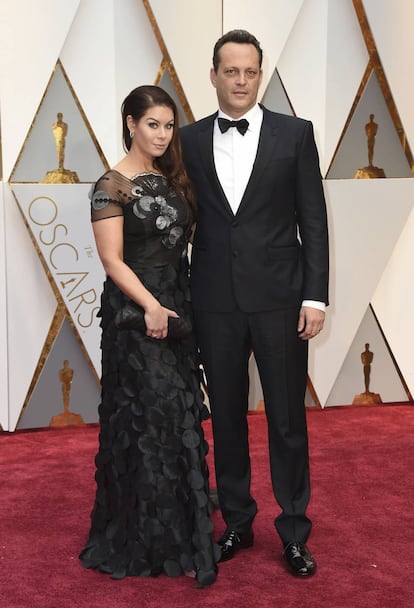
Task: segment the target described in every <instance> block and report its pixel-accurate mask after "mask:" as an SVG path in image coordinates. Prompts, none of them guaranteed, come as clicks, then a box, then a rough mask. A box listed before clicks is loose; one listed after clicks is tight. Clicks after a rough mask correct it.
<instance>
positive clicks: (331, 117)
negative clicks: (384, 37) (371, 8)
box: [321, 0, 369, 175]
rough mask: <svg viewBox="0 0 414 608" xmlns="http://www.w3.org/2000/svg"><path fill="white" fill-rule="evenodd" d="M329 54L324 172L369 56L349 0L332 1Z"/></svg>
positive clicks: (328, 41)
mask: <svg viewBox="0 0 414 608" xmlns="http://www.w3.org/2000/svg"><path fill="white" fill-rule="evenodd" d="M326 58H327V63H326V106H325V107H326V116H325V140H324V141H323V142H321V145H322V149H323V151H324V156H323V165H322V167H321V168H322V173H323V175H325V174H326V170H327V168H328V166H329V163H330V162H331V159H332V156H333V154H334V152H335V150H336V147H337V144H338V141H339V138H340V136H341V134H342V131H343V129H344V127H345V123H346V120H347V118H348V115H349V112H350V110H351V107H352V104H353V102H354V99H355V95H356V93H357V91H358V88H359V86H360V83H361V80H362V76H363V74H364V72H365V69H366V67H367V65H368V60H369V56H368V52H367V48H366V45H365V41H364V39H363V37H362V34H361V28H360V26H359V23H358V19H357V17H356V14H355V11H354V8H353V6H352V3H351V2H349V0H336V2H330V3H329V14H328V28H327V48H326ZM367 118H368V117H367Z"/></svg>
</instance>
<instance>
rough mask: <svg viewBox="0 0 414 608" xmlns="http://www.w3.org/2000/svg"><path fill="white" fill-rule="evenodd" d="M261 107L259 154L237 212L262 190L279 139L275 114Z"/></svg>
mask: <svg viewBox="0 0 414 608" xmlns="http://www.w3.org/2000/svg"><path fill="white" fill-rule="evenodd" d="M261 107H262V110H263V122H262V128H261V131H260V137H259V144H258V146H257V154H256V158H255V161H254V163H253V168H252V172H251V174H250V179H249V181H248V183H247V186H246V190H245V191H244V194H243V198H242V200H241V202H240V205H239V208H238V210H237V214H239V213H240V212H241V211H242V209H243V207H244V206H245V205H246V203H247V202H248V200H249V198H250V196H251V194H253V193H254V192H257V191H258V190H260V180H261V176H262V174H263V171H264V169H265V168H266V165H267V163H268V161H269V159H270V158H272V156H273V155H274V149H275V146H276V144H277V141H278V139H277V132H278V127H277V122H276V120H274V115H272V114H271V113H270V112H269V111H268V110H267V109H266V108H264V107H263V106H261ZM237 214H236V215H237Z"/></svg>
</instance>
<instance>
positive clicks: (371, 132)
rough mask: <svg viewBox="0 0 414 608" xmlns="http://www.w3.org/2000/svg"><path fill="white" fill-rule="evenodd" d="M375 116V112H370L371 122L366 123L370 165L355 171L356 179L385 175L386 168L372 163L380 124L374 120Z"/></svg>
mask: <svg viewBox="0 0 414 608" xmlns="http://www.w3.org/2000/svg"><path fill="white" fill-rule="evenodd" d="M374 118H375V117H374V114H370V115H369V122H367V124H366V125H365V133H366V136H367V144H368V166H366V167H362V168H361V169H358V170H357V172H356V173H355V179H375V178H378V177H385V173H384V169H381V168H380V167H374V165H373V164H372V161H373V160H374V146H375V136H376V134H377V131H378V125H377V123H376V122H374Z"/></svg>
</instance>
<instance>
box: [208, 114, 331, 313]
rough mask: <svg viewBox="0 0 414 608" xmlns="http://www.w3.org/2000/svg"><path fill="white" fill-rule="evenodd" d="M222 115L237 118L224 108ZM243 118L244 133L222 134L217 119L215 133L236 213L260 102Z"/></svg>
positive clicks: (218, 161)
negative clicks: (246, 125)
mask: <svg viewBox="0 0 414 608" xmlns="http://www.w3.org/2000/svg"><path fill="white" fill-rule="evenodd" d="M218 117H220V118H227V119H228V120H234V119H233V118H232V117H231V116H228V115H227V114H225V113H224V112H222V111H221V110H220V109H219V111H218ZM240 118H245V119H246V120H247V121H248V122H249V128H248V129H247V131H246V133H245V134H244V135H242V134H241V133H239V131H238V130H237V129H236V128H235V127H230V129H228V131H226V132H225V133H222V132H221V131H220V128H219V126H218V121H217V119H216V120H215V123H214V132H213V155H214V164H215V167H216V172H217V176H218V178H219V181H220V184H221V187H222V188H223V191H224V194H225V195H226V198H227V200H228V203H229V205H230V207H231V209H232V211H233V213H234V215H236V213H237V210H238V208H239V205H240V203H241V201H242V198H243V194H244V191H245V190H246V186H247V184H248V182H249V179H250V175H251V173H252V169H253V164H254V161H255V158H256V154H257V147H258V144H259V137H260V129H261V128H262V122H263V110H262V109H261V107H260V106H259V104H256V105H255V106H254V107H253V108H251V110H249V111H248V112H246V114H245V115H244V116H240ZM302 306H309V307H311V308H317V309H319V310H322V311H325V303H324V302H315V301H313V300H304V301H303V302H302Z"/></svg>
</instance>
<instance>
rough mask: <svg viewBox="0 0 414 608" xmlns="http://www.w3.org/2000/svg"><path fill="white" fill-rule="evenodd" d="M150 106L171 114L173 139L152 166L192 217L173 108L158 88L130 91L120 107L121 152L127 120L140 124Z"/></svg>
mask: <svg viewBox="0 0 414 608" xmlns="http://www.w3.org/2000/svg"><path fill="white" fill-rule="evenodd" d="M154 106H165V107H167V108H170V110H172V112H173V115H174V129H173V136H172V139H171V142H170V145H169V146H168V148H167V150H166V151H165V152H164V154H163V155H162V156H160V157H157V158H155V159H154V166H155V167H157V169H159V170H160V171H161V173H162V174H163V175H165V177H166V178H167V179H168V181H169V183H170V184H171V186H173V187H174V188H175V189H176V190H177V192H178V193H179V194H180V196H181V197H182V198H184V200H186V201H187V202H188V204H189V205H190V207H191V209H192V211H193V214H194V215H195V211H196V204H195V193H194V188H193V186H192V183H191V182H190V179H189V177H188V175H187V171H186V169H185V166H184V161H183V157H182V153H181V142H180V138H179V135H178V127H179V125H178V112H177V106H176V105H175V102H174V100H173V99H172V97H170V95H169V94H168V93H167V92H166V91H164V89H162V88H161V87H157V86H154V85H143V86H140V87H137V88H136V89H133V91H131V92H130V93H129V95H127V97H126V98H125V99H124V101H123V103H122V106H121V114H122V139H123V144H124V148H125V150H127V151H129V150H130V149H131V136H130V134H129V128H128V125H127V116H132V118H133V119H134V120H135V121H138V120H140V119H141V118H142V117H143V116H144V114H145V113H146V112H147V111H148V110H149V109H150V108H153V107H154Z"/></svg>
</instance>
